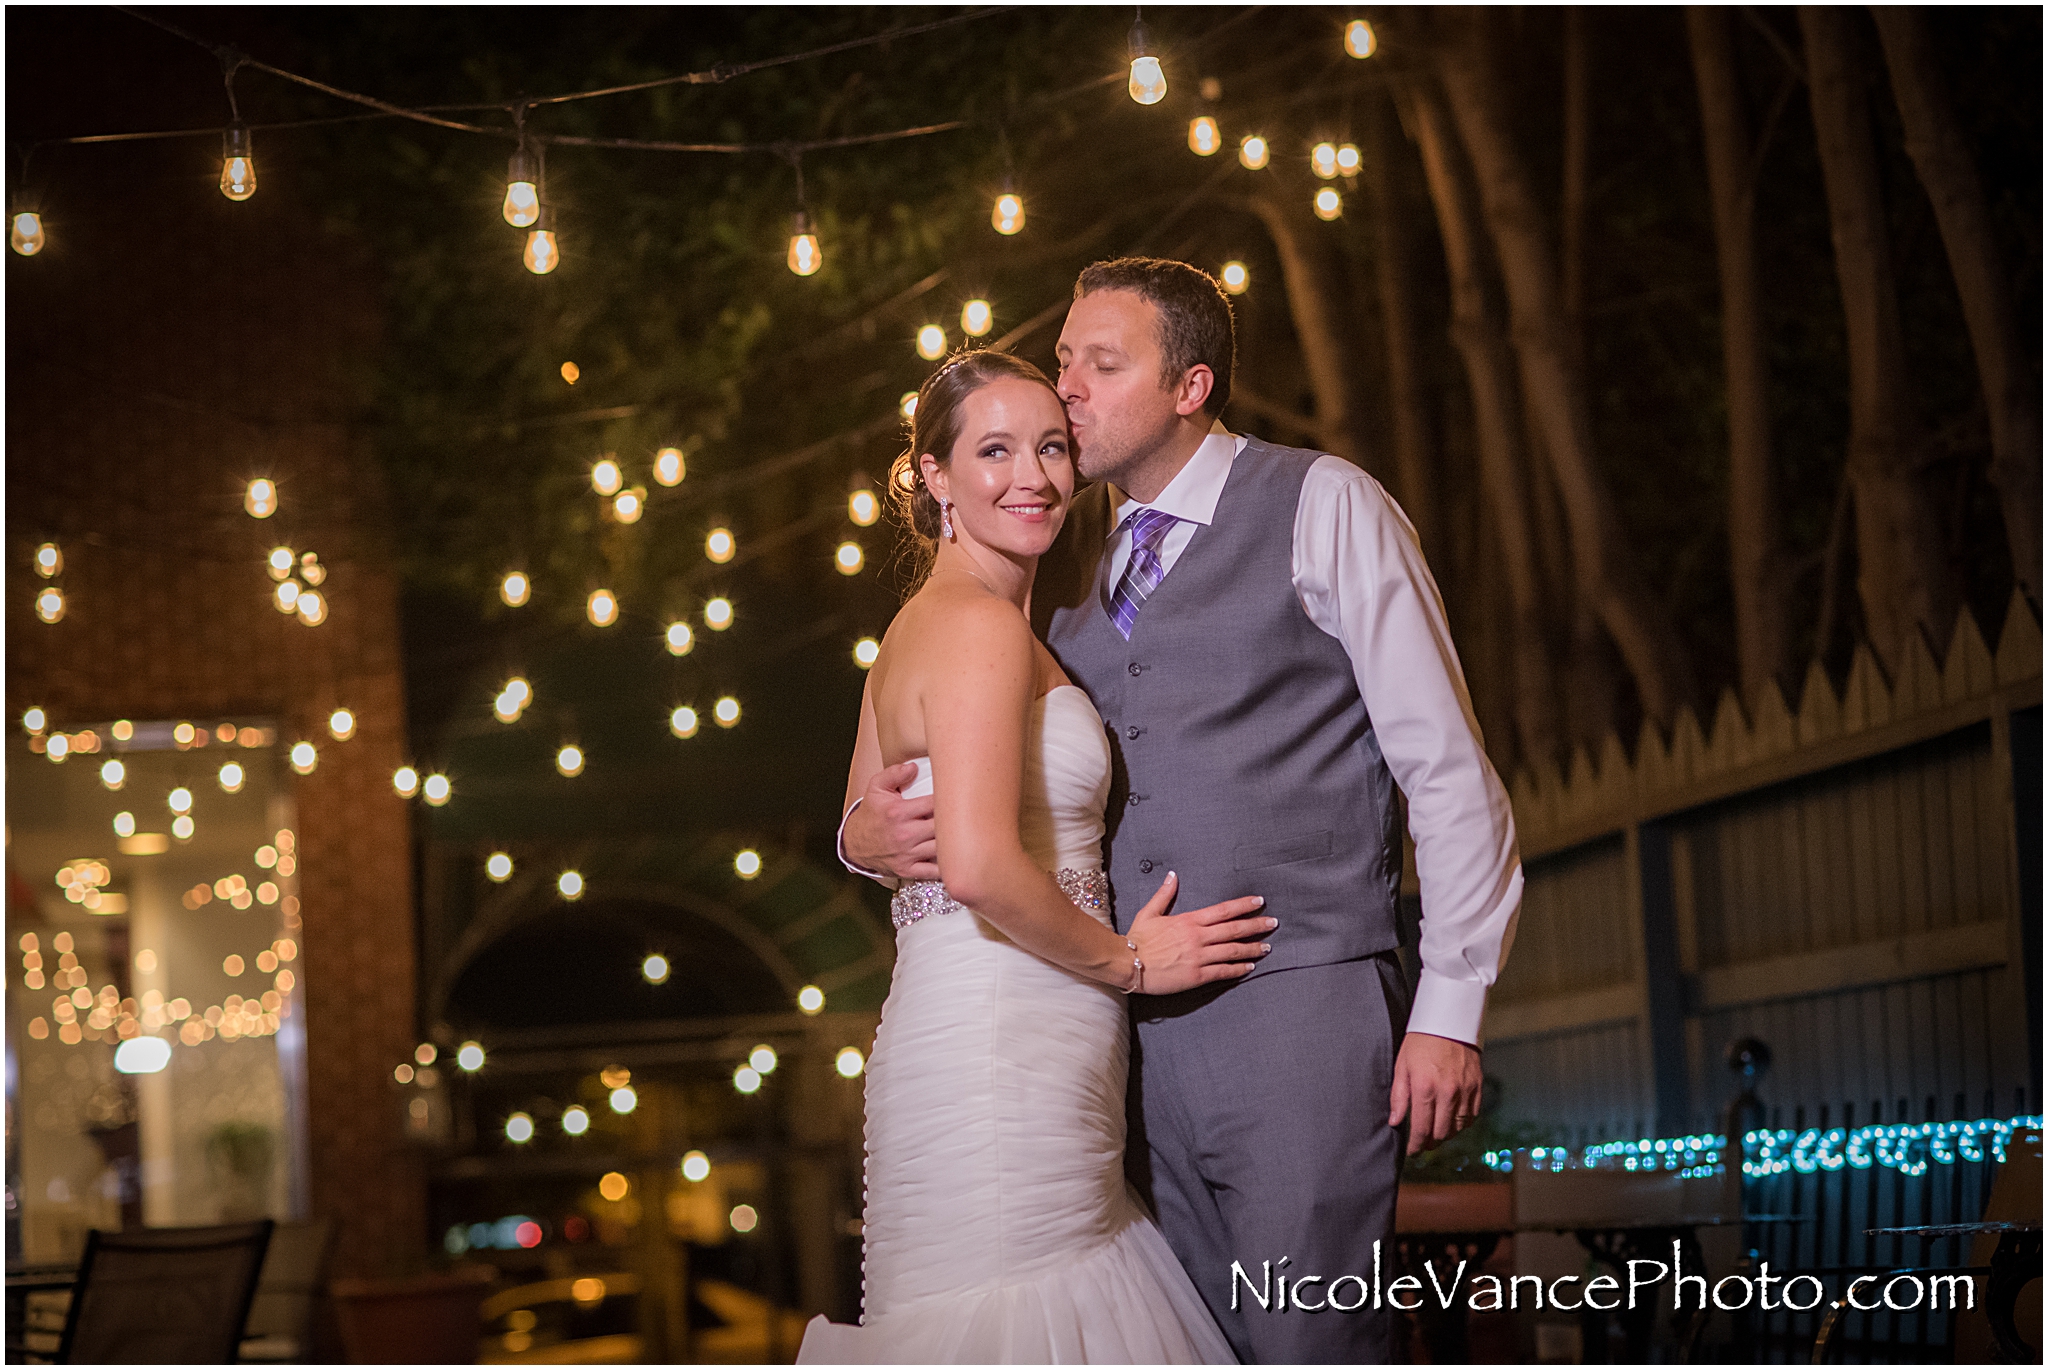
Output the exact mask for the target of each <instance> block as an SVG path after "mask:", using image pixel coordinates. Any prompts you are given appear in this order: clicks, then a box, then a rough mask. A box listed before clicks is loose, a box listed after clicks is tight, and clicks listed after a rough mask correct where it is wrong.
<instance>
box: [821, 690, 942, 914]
mask: <svg viewBox="0 0 2048 1370" xmlns="http://www.w3.org/2000/svg"><path fill="white" fill-rule="evenodd" d="M872 684H873V678H872V677H870V680H869V687H867V688H863V689H862V690H861V695H860V727H859V729H858V731H857V732H856V733H855V735H854V739H853V762H852V764H851V765H850V766H849V767H848V768H847V772H846V803H847V807H846V812H845V813H844V815H842V816H841V818H840V820H839V844H838V845H839V860H840V863H841V864H842V865H844V866H845V867H846V868H847V869H848V870H850V871H852V872H853V873H854V874H855V875H865V876H867V877H868V879H870V880H879V881H881V882H882V883H883V884H885V885H886V884H890V883H892V882H893V881H898V880H936V879H938V878H939V867H938V864H937V862H938V826H937V824H936V822H935V821H934V818H933V814H934V812H935V810H934V808H933V806H932V797H931V796H930V795H922V796H920V797H918V798H916V799H905V798H904V797H903V793H902V791H903V789H904V788H905V787H906V786H908V785H909V784H910V783H911V782H912V781H913V780H915V779H916V778H917V764H916V763H915V762H911V761H904V762H900V763H898V764H897V765H894V766H884V765H882V740H881V733H880V729H879V728H878V727H877V726H876V723H875V704H874V698H873V695H872V693H871V690H872Z"/></svg>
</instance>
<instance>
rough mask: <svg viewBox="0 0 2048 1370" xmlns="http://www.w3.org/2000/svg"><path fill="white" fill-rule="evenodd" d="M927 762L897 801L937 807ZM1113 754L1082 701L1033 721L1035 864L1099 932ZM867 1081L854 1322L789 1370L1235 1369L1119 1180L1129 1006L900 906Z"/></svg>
mask: <svg viewBox="0 0 2048 1370" xmlns="http://www.w3.org/2000/svg"><path fill="white" fill-rule="evenodd" d="M930 790H931V763H930V761H929V760H920V761H919V763H918V781H917V784H916V785H914V786H912V787H911V788H909V789H907V790H905V791H904V793H905V794H906V795H919V794H926V793H929V792H930ZM1108 794H1109V746H1108V742H1107V740H1106V739H1105V738H1104V736H1103V732H1102V720H1101V718H1100V716H1098V715H1097V714H1096V712H1095V706H1094V705H1093V704H1091V703H1090V702H1089V700H1088V696H1087V695H1086V694H1085V693H1084V692H1083V691H1082V690H1080V689H1079V688H1078V687H1076V686H1072V685H1062V686H1060V687H1058V688H1057V689H1055V690H1053V691H1052V692H1050V693H1049V694H1047V695H1045V696H1043V697H1041V698H1040V699H1039V700H1038V701H1037V702H1036V703H1035V704H1033V705H1032V714H1031V729H1030V735H1029V738H1028V746H1027V748H1026V752H1025V777H1024V802H1023V808H1022V825H1021V826H1022V834H1023V839H1024V847H1025V850H1026V851H1028V852H1029V853H1030V854H1031V857H1032V859H1033V860H1034V861H1036V862H1037V863H1038V864H1040V865H1041V866H1043V867H1044V868H1045V869H1047V870H1049V871H1053V872H1055V875H1056V878H1057V879H1058V880H1059V881H1060V885H1061V888H1062V889H1064V890H1065V891H1066V892H1067V893H1068V895H1069V897H1071V898H1074V899H1075V902H1076V903H1077V904H1078V905H1080V907H1081V908H1082V910H1083V911H1084V912H1086V913H1088V914H1089V915H1090V916H1092V917H1095V918H1098V919H1100V920H1101V921H1102V922H1104V923H1108V922H1109V911H1108V908H1107V904H1108V899H1107V890H1108V881H1107V878H1106V877H1105V876H1104V875H1103V873H1102V830H1103V804H1104V802H1105V800H1106V799H1107V797H1108ZM895 916H896V922H897V927H898V931H897V934H896V948H897V949H896V971H895V976H894V980H893V982H892V984H891V986H890V990H889V999H888V1002H887V1003H886V1004H884V1005H883V1007H882V1025H881V1030H880V1032H879V1033H878V1035H877V1036H876V1038H875V1049H874V1055H873V1059H872V1060H871V1061H870V1062H869V1065H868V1072H867V1202H866V1212H865V1214H864V1215H863V1222H864V1229H863V1245H864V1258H863V1271H864V1281H863V1288H864V1290H865V1305H866V1312H865V1314H864V1316H863V1318H862V1321H861V1325H860V1326H858V1327H849V1326H846V1325H844V1324H841V1323H833V1322H828V1321H826V1320H825V1319H824V1318H822V1317H819V1318H814V1319H812V1321H811V1324H810V1327H809V1328H808V1329H807V1331H806V1332H805V1334H804V1343H803V1349H802V1351H801V1352H800V1353H799V1354H798V1356H797V1359H798V1360H799V1361H806V1362H846V1361H865V1362H875V1361H894V1362H904V1361H912V1362H919V1361H921V1362H950V1363H963V1362H965V1363H987V1362H1027V1363H1041V1364H1043V1363H1055V1362H1078V1361H1096V1362H1122V1363H1159V1362H1168V1363H1176V1362H1177V1363H1200V1362H1212V1363H1225V1364H1229V1363H1234V1362H1235V1360H1236V1357H1235V1356H1233V1355H1232V1354H1231V1352H1230V1347H1229V1344H1228V1343H1227V1342H1225V1341H1224V1339H1223V1334H1222V1333H1221V1332H1219V1331H1218V1330H1217V1328H1216V1324H1215V1321H1214V1319H1212V1318H1211V1317H1210V1315H1209V1312H1208V1310H1207V1309H1206V1308H1205V1307H1203V1305H1202V1300H1201V1297H1200V1296H1199V1295H1198V1294H1196V1292H1195V1288H1194V1285H1193V1284H1192V1283H1190V1281H1189V1279H1188V1276H1187V1273H1186V1272H1185V1271H1183V1270H1182V1269H1181V1266H1180V1263H1179V1262H1178V1261H1177V1260H1175V1259H1174V1255H1173V1253H1172V1251H1170V1250H1169V1249H1168V1248H1167V1245H1166V1240H1165V1238H1163V1237H1162V1236H1160V1234H1159V1230H1158V1229H1157V1228H1156V1227H1154V1226H1153V1224H1152V1222H1151V1220H1150V1219H1149V1218H1148V1217H1146V1216H1145V1214H1144V1212H1143V1210H1142V1209H1141V1208H1140V1207H1139V1204H1138V1200H1137V1199H1136V1197H1135V1196H1134V1195H1133V1194H1132V1193H1131V1192H1130V1190H1129V1189H1128V1187H1127V1186H1126V1184H1125V1181H1124V1174H1123V1153H1124V1090H1125V1085H1126V1068H1127V1063H1128V1059H1129V1038H1128V1032H1129V1027H1128V1024H1127V1020H1126V1018H1125V1015H1124V996H1123V995H1122V994H1120V993H1118V992H1117V991H1116V990H1114V989H1111V988H1108V987H1107V986H1103V985H1098V984H1095V983H1093V982H1092V981H1089V980H1085V979H1082V978H1081V977H1079V976H1077V975H1073V974H1070V973H1069V972H1067V971H1065V970H1062V969H1060V968H1059V967H1057V966H1054V965H1052V964H1051V963H1049V962H1046V961H1042V960H1040V959H1039V958H1038V957H1036V956H1034V955H1032V954H1031V953H1030V952H1027V951H1025V950H1023V949H1022V948H1020V947H1018V946H1016V945H1015V944H1013V943H1012V942H1010V941H1009V940H1008V939H1007V938H1005V937H1004V936H1003V935H1002V934H1001V933H1000V932H997V931H996V930H995V929H994V928H993V927H991V926H990V925H989V924H987V923H985V922H983V921H982V920H981V919H980V918H978V917H976V916H975V915H974V914H973V913H972V912H970V911H969V910H967V909H965V908H963V907H961V906H960V905H958V904H954V903H951V902H950V901H947V900H946V899H945V897H944V890H943V889H942V888H940V887H939V886H938V885H937V884H936V882H920V883H917V884H913V885H909V886H906V887H905V889H904V890H903V891H900V892H899V893H898V894H897V897H896V904H895Z"/></svg>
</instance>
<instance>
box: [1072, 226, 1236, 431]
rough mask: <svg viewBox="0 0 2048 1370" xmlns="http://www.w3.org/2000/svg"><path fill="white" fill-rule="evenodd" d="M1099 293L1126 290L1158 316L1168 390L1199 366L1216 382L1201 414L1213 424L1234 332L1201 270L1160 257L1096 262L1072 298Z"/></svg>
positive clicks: (1224, 399)
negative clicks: (1141, 300) (1149, 304)
mask: <svg viewBox="0 0 2048 1370" xmlns="http://www.w3.org/2000/svg"><path fill="white" fill-rule="evenodd" d="M1098 290H1128V291H1131V292H1133V293H1134V294H1136V295H1137V296H1139V297H1140V298H1141V299H1144V300H1146V301H1149V302H1150V303H1151V305H1152V306H1153V308H1155V309H1157V310H1158V311H1159V350H1160V353H1161V359H1162V362H1163V364H1164V368H1165V371H1166V375H1165V380H1166V383H1167V385H1169V386H1171V385H1173V384H1174V383H1176V382H1178V381H1179V380H1180V378H1181V377H1182V376H1185V375H1186V374H1187V373H1188V371H1189V369H1190V368H1192V367H1194V366H1196V365H1198V364H1199V365H1202V366H1206V367H1208V368H1209V370H1210V371H1211V372H1212V373H1213V374H1214V375H1215V377H1216V384H1215V385H1214V387H1213V388H1211V389H1210V391H1209V398H1208V400H1207V401H1206V402H1205V403H1204V404H1203V405H1202V412H1203V413H1205V414H1207V415H1209V416H1210V417H1211V418H1214V417H1215V416H1216V415H1218V414H1221V413H1222V412H1223V406H1224V405H1226V404H1228V403H1230V373H1231V371H1232V370H1233V369H1234V368H1235V367H1236V365H1237V327H1236V325H1235V324H1234V323H1233V322H1232V320H1231V315H1230V299H1229V297H1228V296H1226V295H1225V294H1224V293H1223V287H1222V286H1221V285H1219V284H1217V282H1216V278H1215V277H1214V276H1211V275H1210V274H1209V273H1208V272H1206V271H1204V270H1202V269H1201V268H1200V267H1193V266H1189V265H1188V264H1187V263H1186V262H1175V261H1169V260H1167V259H1166V258H1163V257H1119V258H1117V259H1116V260H1115V261H1110V262H1097V263H1095V265H1093V266H1091V267H1089V268H1088V269H1087V270H1085V271H1083V272H1082V273H1081V278H1080V279H1079V280H1077V281H1075V282H1074V298H1075V299H1077V300H1078V299H1080V298H1081V297H1082V296H1083V295H1092V294H1094V293H1095V292H1096V291H1098Z"/></svg>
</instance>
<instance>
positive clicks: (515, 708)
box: [491, 676, 533, 723]
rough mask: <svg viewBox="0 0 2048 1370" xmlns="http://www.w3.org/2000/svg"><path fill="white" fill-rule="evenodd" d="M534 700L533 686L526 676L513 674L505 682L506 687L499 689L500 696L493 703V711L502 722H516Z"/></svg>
mask: <svg viewBox="0 0 2048 1370" xmlns="http://www.w3.org/2000/svg"><path fill="white" fill-rule="evenodd" d="M532 702H533V687H532V686H531V685H529V684H527V683H526V680H525V678H524V677H522V676H513V677H512V678H511V679H510V680H508V681H506V682H505V688H504V689H502V690H500V691H498V698H497V700H496V702H494V703H493V704H492V705H491V712H492V713H493V714H494V715H496V716H497V719H498V721H499V722H500V723H516V722H518V721H519V715H520V714H522V713H524V712H525V711H526V706H527V705H528V704H531V703H532Z"/></svg>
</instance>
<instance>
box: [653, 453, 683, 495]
mask: <svg viewBox="0 0 2048 1370" xmlns="http://www.w3.org/2000/svg"><path fill="white" fill-rule="evenodd" d="M654 478H655V479H656V480H657V481H660V482H661V483H662V484H663V485H671V486H673V485H681V484H682V483H683V449H682V448H680V447H664V448H662V449H661V450H660V451H659V452H656V453H655V454H654Z"/></svg>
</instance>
